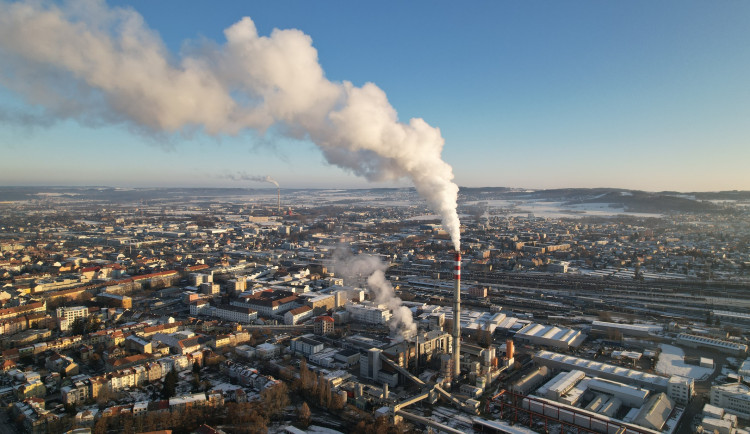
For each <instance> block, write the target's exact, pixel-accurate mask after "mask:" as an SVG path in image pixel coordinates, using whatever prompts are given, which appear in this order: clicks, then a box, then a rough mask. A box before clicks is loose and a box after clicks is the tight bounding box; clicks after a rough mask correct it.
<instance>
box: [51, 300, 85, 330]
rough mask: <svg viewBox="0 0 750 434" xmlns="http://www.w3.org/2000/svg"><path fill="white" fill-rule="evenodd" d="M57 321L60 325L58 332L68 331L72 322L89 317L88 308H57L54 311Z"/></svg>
mask: <svg viewBox="0 0 750 434" xmlns="http://www.w3.org/2000/svg"><path fill="white" fill-rule="evenodd" d="M55 316H57V321H58V322H59V324H60V330H62V331H66V330H70V327H72V326H73V321H75V320H76V319H78V318H87V317H88V316H89V308H88V307H86V306H74V307H58V308H57V310H56V311H55Z"/></svg>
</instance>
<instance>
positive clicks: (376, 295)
mask: <svg viewBox="0 0 750 434" xmlns="http://www.w3.org/2000/svg"><path fill="white" fill-rule="evenodd" d="M387 268H388V266H387V265H386V264H384V263H383V261H381V260H380V259H379V258H378V257H376V256H372V255H366V254H363V255H352V254H351V252H350V251H349V249H348V248H339V249H337V250H336V253H335V255H334V270H335V272H336V274H337V275H340V276H342V277H343V278H344V282H346V283H347V284H354V285H359V284H360V283H361V279H362V278H363V277H366V278H367V284H366V285H367V289H368V291H369V293H370V299H372V300H373V301H374V302H375V303H377V304H383V305H385V306H387V307H388V309H390V310H391V311H392V312H393V316H392V317H391V321H390V322H389V324H388V326H389V327H390V329H391V330H393V331H396V332H398V334H399V335H400V336H401V337H403V335H404V334H407V335H409V336H413V335H414V333H415V332H416V331H417V325H416V324H415V323H414V317H413V316H412V313H411V310H410V309H409V308H408V307H406V306H404V305H403V301H402V300H401V299H400V298H399V297H397V296H396V293H395V292H394V291H393V286H391V283H390V282H389V281H388V279H386V277H385V270H386V269H387Z"/></svg>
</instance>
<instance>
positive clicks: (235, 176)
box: [227, 173, 279, 187]
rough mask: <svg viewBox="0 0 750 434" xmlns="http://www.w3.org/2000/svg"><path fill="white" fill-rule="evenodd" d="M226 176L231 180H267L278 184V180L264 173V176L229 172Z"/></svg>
mask: <svg viewBox="0 0 750 434" xmlns="http://www.w3.org/2000/svg"><path fill="white" fill-rule="evenodd" d="M227 178H229V179H231V180H233V181H254V182H268V183H271V184H273V185H275V186H276V187H278V186H279V183H278V181H276V180H275V179H273V178H271V177H270V176H269V175H266V176H253V175H248V174H246V173H230V174H229V175H227Z"/></svg>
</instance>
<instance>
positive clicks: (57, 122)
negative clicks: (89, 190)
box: [0, 2, 750, 191]
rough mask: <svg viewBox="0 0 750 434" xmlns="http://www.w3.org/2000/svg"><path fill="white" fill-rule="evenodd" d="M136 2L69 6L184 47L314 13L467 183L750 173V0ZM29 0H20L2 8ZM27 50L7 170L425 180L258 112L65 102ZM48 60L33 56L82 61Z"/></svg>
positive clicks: (734, 182) (8, 83)
mask: <svg viewBox="0 0 750 434" xmlns="http://www.w3.org/2000/svg"><path fill="white" fill-rule="evenodd" d="M45 4H46V3H45ZM123 4H124V3H123V2H110V3H107V4H104V3H101V2H90V3H89V8H88V9H87V10H85V11H84V9H83V8H80V9H78V10H75V11H73V12H71V10H72V9H75V8H74V7H72V6H60V5H56V6H52V8H53V9H55V8H57V7H62V8H67V11H68V14H67V15H66V16H67V17H73V18H71V20H75V19H80V20H84V21H86V22H96V16H95V15H96V14H97V13H102V14H106V13H112V12H113V11H115V12H118V11H119V12H122V11H120V10H119V9H118V8H121V7H127V8H129V9H127V11H128V12H125V13H127V14H130V15H132V16H134V17H136V19H142V20H143V24H142V28H143V29H145V30H146V33H147V36H148V38H153V40H154V41H155V44H156V45H160V46H163V49H164V53H166V58H167V59H168V60H169V61H170V62H172V63H173V64H174V65H178V64H179V63H180V62H181V61H184V60H185V59H186V56H189V55H191V54H192V55H194V54H195V53H196V52H200V51H201V50H207V49H208V48H210V47H214V46H216V45H219V46H221V45H222V44H225V42H226V39H225V36H224V35H223V33H222V32H223V31H224V30H225V29H227V28H230V27H232V26H234V25H235V24H237V23H238V22H240V21H241V20H242V18H243V17H249V18H250V19H251V20H252V22H253V23H254V25H255V27H256V28H257V32H258V35H260V36H261V37H265V36H269V35H271V34H272V32H273V29H275V28H278V29H298V30H299V31H300V32H302V33H303V34H304V35H307V36H308V37H309V38H311V40H312V42H311V44H312V47H313V48H314V49H315V50H317V61H318V62H319V64H320V67H321V68H322V70H323V73H324V76H325V78H326V79H327V80H330V81H331V82H333V83H335V84H340V83H342V82H344V81H350V82H351V83H352V84H353V86H356V87H362V86H365V84H366V83H370V82H371V83H374V84H375V85H376V86H378V87H379V88H380V89H382V91H383V92H385V94H386V95H387V98H388V102H389V103H390V105H392V106H393V108H394V109H395V111H396V112H397V113H398V120H399V121H400V122H402V123H408V122H409V120H410V119H411V118H423V119H424V120H425V121H426V122H427V123H428V124H429V125H430V126H432V127H435V128H439V130H440V133H441V134H442V137H443V139H444V140H445V145H444V147H443V148H442V159H443V160H444V161H445V162H447V163H448V164H450V165H451V166H452V167H453V174H454V175H455V178H454V179H453V181H454V182H455V183H456V184H458V185H460V186H465V187H479V186H504V187H517V188H532V189H541V188H566V187H612V188H625V189H638V190H647V191H661V190H675V191H716V190H735V189H736V190H750V177H747V175H745V168H744V162H745V161H747V160H748V157H750V150H748V147H747V145H746V144H747V142H748V139H749V138H750V126H748V125H747V122H743V121H744V120H745V119H747V118H748V115H750V105H748V104H747V101H749V100H750V99H749V98H750V86H748V84H747V83H746V80H744V78H745V77H747V75H748V72H750V54H748V52H747V51H746V50H743V49H742V47H743V44H744V42H746V41H747V40H748V36H750V31H748V29H747V28H746V25H745V23H746V19H747V18H748V16H750V6H749V5H747V4H744V3H739V2H737V3H723V4H719V5H708V4H703V3H699V2H689V3H684V2H664V3H658V4H654V3H649V2H629V3H627V4H599V3H594V2H575V3H568V4H566V5H557V4H552V3H542V2H538V3H525V4H517V3H509V2H508V3H506V2H499V3H492V4H489V3H472V4H469V5H454V4H449V3H438V4H437V5H438V6H437V7H430V6H431V5H434V3H429V4H427V3H425V2H410V3H409V4H403V5H402V4H398V5H397V4H396V3H388V2H386V3H380V4H377V5H367V6H364V5H350V4H348V3H337V4H328V5H330V6H329V7H326V8H316V6H315V5H312V4H308V3H304V2H289V3H284V4H283V5H278V4H233V5H226V6H224V7H222V8H220V9H219V10H210V7H208V6H205V5H200V4H187V5H182V4H181V3H180V4H179V7H178V4H177V3H176V2H159V3H157V4H152V3H150V2H133V3H129V5H130V6H122V5H123ZM17 5H18V3H15V2H13V3H6V2H2V3H0V8H1V9H3V10H7V9H8V8H11V7H14V6H17ZM290 6H291V7H290ZM336 6H341V7H336ZM396 6H398V13H394V11H395V10H396ZM45 7H47V8H49V7H50V6H45ZM48 10H49V9H48ZM119 12H118V13H119ZM6 15H7V14H6ZM97 23H98V25H100V26H103V25H104V24H106V23H107V21H106V20H104V21H98V22H97ZM103 23H104V24H103ZM8 27H9V26H6V28H8ZM100 30H102V29H100ZM102 31H103V32H105V33H109V34H112V33H113V32H114V29H112V28H106V27H105V28H104V29H103V30H102ZM13 36H14V34H12V33H9V31H6V32H4V33H0V54H3V55H4V57H5V55H7V54H8V53H13V50H14V49H17V48H18V46H17V43H16V41H15V40H14V39H13ZM52 57H54V56H52ZM9 63H10V64H11V65H12V66H10V67H8V66H6V67H3V66H0V149H1V150H2V152H3V154H4V156H5V158H3V162H2V163H0V169H2V175H0V185H111V186H123V187H158V186H166V187H173V186H185V187H250V188H254V187H258V188H262V187H264V186H263V184H260V183H253V182H251V181H250V182H249V181H235V180H232V177H231V175H232V174H237V173H246V174H250V175H253V176H267V175H270V176H272V177H273V178H275V179H276V180H278V181H279V183H280V184H281V186H282V188H286V187H289V188H299V187H319V188H366V187H392V186H396V187H408V186H411V183H410V182H409V181H408V180H407V179H404V178H402V179H400V180H397V181H388V182H373V183H369V182H367V181H365V180H364V179H363V178H360V177H356V176H354V175H352V174H350V173H348V172H346V171H345V170H343V169H340V168H338V167H336V166H334V165H332V164H330V163H327V162H326V160H325V158H324V157H323V155H322V154H321V152H320V151H319V150H318V148H317V147H316V146H315V145H313V144H312V143H311V142H310V141H308V140H305V139H303V140H300V139H291V138H288V137H286V136H284V135H283V134H281V132H282V131H280V130H279V128H278V126H276V125H271V126H270V127H269V128H268V130H267V132H266V133H265V134H262V133H258V132H256V131H254V130H253V129H251V128H248V127H242V128H239V129H238V130H237V131H236V132H234V131H233V132H232V133H226V132H224V131H220V132H218V133H215V134H213V135H211V134H206V131H207V129H206V128H205V127H204V126H197V127H196V126H195V125H193V124H189V123H188V124H187V125H181V126H178V127H176V128H173V129H167V130H166V131H154V130H148V129H146V130H144V129H143V128H140V127H138V126H137V125H136V124H135V123H134V122H132V120H131V119H128V118H124V117H116V116H114V117H113V116H110V113H109V112H107V113H104V114H101V115H98V116H91V113H90V112H85V113H83V114H81V115H80V116H79V115H76V113H75V112H74V110H75V104H70V102H71V101H72V102H77V97H78V96H79V94H77V93H75V91H74V90H71V89H69V88H56V89H55V90H56V92H58V94H57V95H56V96H58V97H60V96H62V97H65V98H68V99H69V101H66V103H68V106H70V107H68V106H65V107H66V108H67V110H68V111H62V112H61V111H60V107H62V106H60V105H54V104H53V105H50V104H51V103H49V102H48V101H47V100H45V97H44V95H41V96H40V95H38V94H35V91H36V90H37V89H29V88H25V87H24V86H22V85H19V80H14V79H15V78H18V77H19V76H20V74H21V73H25V74H30V73H31V72H32V71H29V70H28V69H26V68H29V66H30V65H31V63H28V62H27V63H23V62H9ZM50 65H53V66H50ZM47 66H48V67H49V70H44V71H42V72H39V71H37V70H33V72H34V73H35V74H36V73H38V74H40V75H43V74H44V73H54V74H58V75H65V74H71V72H70V71H69V70H67V71H66V70H65V69H64V68H59V67H57V66H54V63H49V64H47ZM73 75H74V74H73ZM23 78H24V80H20V81H23V82H24V83H25V80H26V76H23ZM80 80H81V78H80V77H77V78H74V79H71V80H65V79H63V80H57V79H55V80H54V81H48V82H47V83H50V82H51V83H55V84H60V83H64V84H66V85H69V86H70V85H71V84H76V83H79V82H80ZM29 81H30V82H33V79H32V80H29ZM89 86H90V87H89V89H94V91H96V89H97V87H96V85H95V84H94V85H91V84H90V83H89ZM71 92H72V93H71ZM50 107H52V108H53V109H50ZM208 130H209V132H210V128H209V129H208ZM234 134H236V135H234ZM235 178H236V177H235Z"/></svg>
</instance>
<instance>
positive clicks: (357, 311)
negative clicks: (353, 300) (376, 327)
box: [346, 304, 393, 324]
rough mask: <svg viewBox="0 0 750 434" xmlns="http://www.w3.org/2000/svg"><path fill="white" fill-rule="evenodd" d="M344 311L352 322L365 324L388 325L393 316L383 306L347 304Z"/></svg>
mask: <svg viewBox="0 0 750 434" xmlns="http://www.w3.org/2000/svg"><path fill="white" fill-rule="evenodd" d="M346 310H347V312H349V313H350V314H351V321H352V322H363V323H367V324H388V321H390V320H391V317H392V316H393V314H392V313H391V311H390V310H389V309H388V308H387V307H386V306H384V305H376V304H347V305H346Z"/></svg>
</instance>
